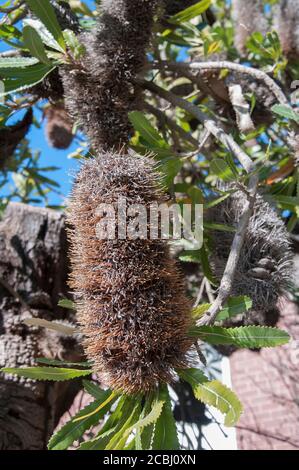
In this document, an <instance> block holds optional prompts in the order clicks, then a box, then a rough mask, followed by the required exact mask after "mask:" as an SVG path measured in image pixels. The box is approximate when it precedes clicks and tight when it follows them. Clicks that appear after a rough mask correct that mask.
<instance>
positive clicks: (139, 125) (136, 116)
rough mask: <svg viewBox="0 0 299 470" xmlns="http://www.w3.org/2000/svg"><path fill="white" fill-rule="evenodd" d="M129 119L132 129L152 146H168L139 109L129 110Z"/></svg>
mask: <svg viewBox="0 0 299 470" xmlns="http://www.w3.org/2000/svg"><path fill="white" fill-rule="evenodd" d="M129 119H130V121H131V123H132V124H133V126H134V129H135V130H136V131H137V132H139V133H140V135H141V136H142V137H143V138H144V140H146V141H147V142H148V143H149V144H151V145H152V146H153V147H157V148H159V147H162V148H166V149H168V148H169V145H168V144H167V143H166V142H165V141H164V139H163V137H162V136H161V135H160V134H159V132H157V131H156V129H155V128H154V127H153V126H152V125H151V123H150V121H149V120H148V119H147V118H146V117H145V116H144V114H143V113H141V112H140V111H131V112H130V113H129Z"/></svg>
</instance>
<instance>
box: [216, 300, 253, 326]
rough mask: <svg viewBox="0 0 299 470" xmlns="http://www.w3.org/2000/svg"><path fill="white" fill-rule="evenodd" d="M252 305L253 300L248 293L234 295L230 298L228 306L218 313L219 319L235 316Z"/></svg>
mask: <svg viewBox="0 0 299 470" xmlns="http://www.w3.org/2000/svg"><path fill="white" fill-rule="evenodd" d="M251 307H252V300H251V299H250V298H249V297H247V296H246V295H242V296H240V297H232V298H230V299H229V300H228V302H227V304H226V306H225V307H224V308H223V309H222V310H221V312H219V313H218V315H217V321H223V320H226V319H227V318H232V317H235V316H236V315H239V314H240V313H243V312H246V311H247V310H249V309H250V308H251Z"/></svg>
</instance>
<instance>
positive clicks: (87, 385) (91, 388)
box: [83, 380, 103, 399]
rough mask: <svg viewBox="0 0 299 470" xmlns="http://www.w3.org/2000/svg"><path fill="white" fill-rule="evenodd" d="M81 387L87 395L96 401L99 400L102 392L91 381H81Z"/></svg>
mask: <svg viewBox="0 0 299 470" xmlns="http://www.w3.org/2000/svg"><path fill="white" fill-rule="evenodd" d="M83 387H84V389H85V391H86V392H87V393H89V395H91V396H93V397H94V398H96V399H99V398H101V396H102V393H103V390H102V389H101V388H100V387H99V386H98V385H97V384H96V383H95V382H92V381H91V380H83Z"/></svg>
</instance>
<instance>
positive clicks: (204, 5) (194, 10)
mask: <svg viewBox="0 0 299 470" xmlns="http://www.w3.org/2000/svg"><path fill="white" fill-rule="evenodd" d="M210 5H211V0H201V2H198V3H196V4H195V5H192V6H191V7H188V8H186V9H185V10H183V11H180V12H179V13H177V14H176V15H174V16H172V17H171V18H170V21H171V22H175V23H184V22H187V21H190V20H192V19H193V18H195V17H196V16H199V15H201V14H202V13H204V12H205V11H206V10H207V9H208V8H209V6H210Z"/></svg>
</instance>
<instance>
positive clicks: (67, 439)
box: [48, 390, 115, 450]
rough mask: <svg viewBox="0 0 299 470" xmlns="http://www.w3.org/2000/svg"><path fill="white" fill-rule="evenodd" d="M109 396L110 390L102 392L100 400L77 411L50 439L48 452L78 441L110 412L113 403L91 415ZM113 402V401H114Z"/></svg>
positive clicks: (61, 448) (64, 447) (63, 448)
mask: <svg viewBox="0 0 299 470" xmlns="http://www.w3.org/2000/svg"><path fill="white" fill-rule="evenodd" d="M110 395H111V391H110V390H106V391H103V393H102V397H101V399H98V400H95V401H94V402H92V403H90V404H89V405H87V406H86V407H85V408H84V409H83V410H81V411H79V413H77V414H76V415H75V416H74V417H73V419H72V420H71V421H69V422H68V423H66V424H65V425H64V426H63V427H62V428H61V429H60V430H59V431H57V432H56V433H55V434H54V435H53V436H52V437H51V439H50V441H49V444H48V449H49V450H65V449H67V448H68V447H69V446H70V445H71V444H72V443H73V442H74V441H75V440H77V439H79V438H80V437H81V436H82V435H83V434H84V432H85V431H87V430H88V429H89V428H91V426H93V425H95V424H97V423H98V422H99V420H100V419H101V418H102V417H103V416H104V415H105V414H106V413H107V411H109V410H110V408H111V406H112V403H113V401H111V402H109V403H108V404H107V405H106V406H104V407H103V408H102V409H101V410H100V411H99V412H98V413H94V414H91V413H93V411H94V410H96V409H97V408H99V406H100V405H101V403H104V402H105V401H107V399H108V398H109V396H110ZM114 401H115V400H114ZM82 416H87V417H86V418H84V419H82V420H80V421H75V422H74V419H77V418H80V417H82Z"/></svg>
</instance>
